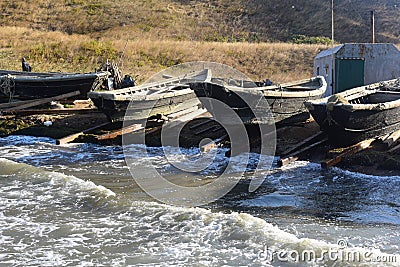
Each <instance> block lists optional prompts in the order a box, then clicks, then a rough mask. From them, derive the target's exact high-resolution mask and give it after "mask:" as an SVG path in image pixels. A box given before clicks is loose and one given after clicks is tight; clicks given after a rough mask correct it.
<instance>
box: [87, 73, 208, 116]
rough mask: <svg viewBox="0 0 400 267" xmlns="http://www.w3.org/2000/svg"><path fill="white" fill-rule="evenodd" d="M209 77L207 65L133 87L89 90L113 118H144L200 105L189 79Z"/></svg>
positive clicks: (99, 105)
mask: <svg viewBox="0 0 400 267" xmlns="http://www.w3.org/2000/svg"><path fill="white" fill-rule="evenodd" d="M207 79H210V72H209V70H207V69H206V70H203V71H200V72H192V73H188V74H185V75H182V76H178V77H168V78H166V79H164V80H161V81H158V82H152V83H147V84H143V85H139V86H134V87H128V88H123V89H118V90H113V91H104V92H101V91H96V92H90V93H89V94H88V97H89V98H90V99H91V100H92V101H93V103H94V104H95V106H96V107H97V108H98V109H99V110H101V111H102V112H103V113H104V114H106V115H107V117H108V118H109V120H110V121H113V122H116V121H123V120H124V119H125V120H132V121H136V120H143V119H147V118H148V117H151V116H154V115H164V116H166V115H169V114H171V113H175V112H179V111H182V110H185V109H188V108H191V107H195V106H200V102H199V100H198V98H197V97H196V95H195V93H194V92H193V90H191V89H190V87H189V85H188V83H190V82H196V81H205V80H207ZM127 111H129V112H128V113H127V114H126V115H127V116H126V117H125V113H126V112H127Z"/></svg>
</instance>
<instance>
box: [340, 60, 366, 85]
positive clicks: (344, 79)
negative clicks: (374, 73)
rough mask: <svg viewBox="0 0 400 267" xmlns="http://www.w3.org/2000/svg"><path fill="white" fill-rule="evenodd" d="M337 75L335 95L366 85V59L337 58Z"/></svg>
mask: <svg viewBox="0 0 400 267" xmlns="http://www.w3.org/2000/svg"><path fill="white" fill-rule="evenodd" d="M335 74H336V75H335V76H336V77H335V92H334V93H340V92H343V91H345V90H347V89H350V88H353V87H358V86H362V85H364V59H358V58H357V59H354V58H337V59H336V61H335Z"/></svg>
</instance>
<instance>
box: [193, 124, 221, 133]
mask: <svg viewBox="0 0 400 267" xmlns="http://www.w3.org/2000/svg"><path fill="white" fill-rule="evenodd" d="M217 127H219V126H218V125H215V124H214V125H211V126H209V127H207V128H204V129H202V130H200V131H197V132H195V133H194V134H195V135H199V134H203V133H205V132H208V131H211V130H214V129H215V128H217Z"/></svg>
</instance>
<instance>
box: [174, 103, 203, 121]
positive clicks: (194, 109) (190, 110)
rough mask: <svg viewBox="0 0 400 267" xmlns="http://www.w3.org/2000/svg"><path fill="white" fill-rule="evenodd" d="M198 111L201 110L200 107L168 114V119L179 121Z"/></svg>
mask: <svg viewBox="0 0 400 267" xmlns="http://www.w3.org/2000/svg"><path fill="white" fill-rule="evenodd" d="M197 110H199V107H197V106H195V107H191V108H188V109H184V110H180V111H177V112H175V113H171V114H168V115H167V118H168V119H170V120H173V119H177V118H179V117H182V116H183V115H186V114H189V113H192V112H195V111H197Z"/></svg>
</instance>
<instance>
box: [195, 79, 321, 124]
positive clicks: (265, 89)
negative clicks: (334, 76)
mask: <svg viewBox="0 0 400 267" xmlns="http://www.w3.org/2000/svg"><path fill="white" fill-rule="evenodd" d="M190 87H191V88H192V89H193V90H194V91H195V93H196V95H197V96H198V97H200V99H201V101H202V103H203V105H204V106H205V107H206V108H207V109H208V110H209V112H211V113H213V109H215V108H214V107H213V105H210V103H208V101H209V100H207V99H210V98H211V99H215V100H218V101H221V102H223V103H224V104H226V105H228V106H229V107H230V108H231V109H233V110H234V111H235V113H236V114H237V115H238V116H239V117H240V119H241V121H242V122H243V123H245V124H271V123H276V124H279V125H287V124H293V123H296V122H301V121H305V120H307V119H308V118H310V114H309V112H308V110H307V109H306V107H305V106H304V101H306V100H310V99H319V98H321V97H322V96H323V94H324V93H325V91H326V82H325V79H324V78H323V77H322V76H318V77H314V78H311V79H305V80H300V81H296V82H291V83H284V84H274V85H270V86H264V85H263V84H262V83H254V82H251V81H238V80H224V79H218V78H213V79H212V81H211V82H205V83H192V84H190ZM261 98H263V99H262V100H263V101H260V100H261ZM264 100H266V101H264ZM268 108H269V110H270V111H271V112H266V111H268ZM271 117H272V118H271ZM228 123H229V121H228Z"/></svg>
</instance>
